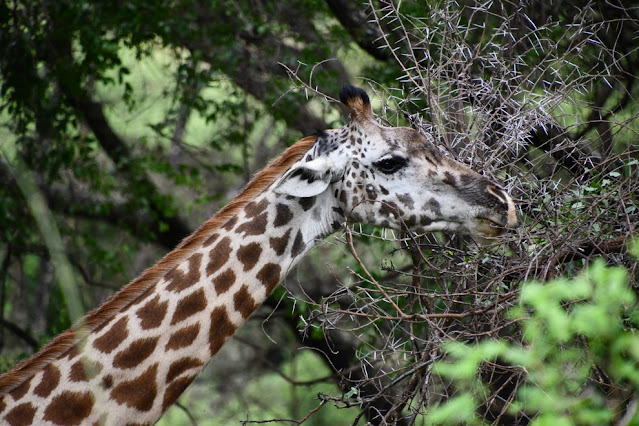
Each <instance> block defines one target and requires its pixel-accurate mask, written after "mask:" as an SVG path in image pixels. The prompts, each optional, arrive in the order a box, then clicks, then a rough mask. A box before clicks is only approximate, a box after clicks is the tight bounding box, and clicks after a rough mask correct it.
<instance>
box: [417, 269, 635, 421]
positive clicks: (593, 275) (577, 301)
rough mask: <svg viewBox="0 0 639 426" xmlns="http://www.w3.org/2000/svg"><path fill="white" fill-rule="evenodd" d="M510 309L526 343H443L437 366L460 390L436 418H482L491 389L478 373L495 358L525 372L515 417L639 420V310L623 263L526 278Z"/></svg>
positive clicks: (432, 414) (435, 410)
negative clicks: (481, 408)
mask: <svg viewBox="0 0 639 426" xmlns="http://www.w3.org/2000/svg"><path fill="white" fill-rule="evenodd" d="M508 315H509V316H510V317H511V318H512V319H514V320H517V321H519V324H520V325H521V329H522V334H523V336H522V339H521V341H520V342H508V341H506V340H503V339H499V340H484V341H482V342H479V343H475V344H469V343H462V342H455V341H450V342H448V343H446V344H445V346H444V351H445V352H446V353H447V354H448V355H450V356H449V357H448V358H447V359H446V360H445V361H441V362H438V363H436V364H435V365H434V371H435V372H437V373H438V374H440V375H442V376H444V377H447V378H449V379H452V381H453V383H454V386H456V388H457V395H455V396H454V397H452V398H450V399H449V400H448V401H446V402H445V403H442V404H441V405H439V406H437V407H433V408H432V409H431V411H430V412H429V414H428V416H427V417H428V419H429V420H430V421H431V422H433V423H446V424H457V423H459V422H468V423H481V420H480V418H479V417H478V415H477V413H478V408H479V405H481V403H482V401H484V400H485V399H486V398H487V397H488V395H489V392H490V390H488V389H486V388H485V387H484V386H483V385H482V384H481V383H480V381H479V379H478V377H479V371H480V369H481V366H482V364H484V363H486V362H493V361H495V360H497V359H499V360H501V361H500V362H505V363H507V364H508V365H510V366H514V367H516V368H518V369H520V370H521V371H522V372H523V373H524V376H525V379H524V380H523V382H522V383H521V384H520V387H519V389H518V392H517V395H516V398H515V399H514V400H513V401H512V402H511V403H510V405H509V406H508V412H509V413H510V414H511V415H515V414H516V413H518V412H523V413H526V415H528V416H530V417H534V420H533V424H535V425H564V424H565V425H569V424H609V423H611V422H612V421H613V420H619V419H620V418H623V420H624V422H623V424H628V422H631V423H632V424H635V423H636V422H639V414H638V413H636V408H637V401H636V396H633V394H634V393H635V392H636V391H637V390H639V335H638V334H637V326H638V325H639V313H638V312H637V297H636V294H635V292H634V291H633V289H631V288H630V287H629V285H628V277H627V271H626V270H625V269H624V268H621V267H609V266H606V265H605V264H604V262H603V261H597V262H595V263H594V264H593V265H591V266H590V267H589V268H588V269H587V270H585V271H584V272H582V273H581V274H580V275H578V276H577V277H575V278H572V279H569V278H559V279H556V280H554V281H551V282H548V283H542V282H530V283H528V284H525V285H524V286H523V288H522V291H521V296H520V303H519V305H518V306H516V307H514V308H512V309H510V310H509V312H508ZM611 383H614V385H612V384H611ZM631 419H632V421H631Z"/></svg>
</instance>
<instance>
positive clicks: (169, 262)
mask: <svg viewBox="0 0 639 426" xmlns="http://www.w3.org/2000/svg"><path fill="white" fill-rule="evenodd" d="M316 140H317V137H316V136H309V137H306V138H304V139H302V140H300V141H299V142H297V143H296V144H295V145H293V146H291V147H290V148H288V149H287V150H286V151H285V152H284V153H283V154H282V155H280V156H279V157H276V158H275V159H274V160H273V161H271V163H270V164H269V165H268V166H267V167H266V168H264V169H263V170H262V171H260V172H258V173H257V174H256V175H255V177H254V178H253V179H252V180H251V181H250V182H249V183H248V184H247V185H246V187H245V188H244V189H243V190H242V192H241V193H240V195H238V196H237V197H236V198H235V199H234V200H233V201H231V202H230V203H229V204H227V205H226V206H224V207H223V208H222V209H221V210H219V211H218V212H217V213H216V214H215V215H214V216H213V217H212V218H211V219H209V220H208V221H206V222H204V224H202V225H201V226H200V227H199V228H198V229H197V230H196V231H195V232H193V233H192V234H191V235H189V236H188V237H186V238H185V239H184V240H182V242H181V243H180V244H179V245H178V246H177V247H176V248H175V249H173V250H172V251H171V252H169V253H168V254H167V255H166V256H164V257H163V258H162V259H161V260H160V261H159V262H158V263H157V264H156V265H155V266H152V267H150V268H149V269H147V270H146V271H144V272H143V273H142V275H140V276H139V277H137V278H136V279H134V280H133V281H131V283H129V284H128V285H127V286H125V287H124V288H122V290H120V291H118V292H117V293H115V294H114V295H112V296H111V297H110V298H109V299H108V300H107V301H106V302H105V303H103V304H102V305H101V306H99V307H98V308H96V309H94V310H93V311H91V312H89V313H88V314H87V315H86V316H85V317H84V318H82V319H81V320H80V321H78V322H77V323H76V324H75V325H74V326H73V327H72V328H71V329H69V330H67V331H65V332H64V333H61V334H59V335H58V336H56V337H55V338H53V339H52V340H51V341H50V342H49V343H48V344H47V345H46V346H44V348H42V349H41V350H40V351H39V352H37V353H36V354H34V355H32V356H31V357H30V358H28V359H26V360H25V361H23V362H21V363H20V364H18V365H17V366H16V367H14V368H13V369H12V370H10V371H8V372H6V373H5V374H3V375H2V376H0V395H2V394H5V393H7V392H9V391H11V390H12V389H15V388H16V387H18V386H20V384H22V383H24V382H25V381H26V380H28V379H30V378H31V377H33V375H34V374H36V373H37V372H38V371H40V370H42V369H43V368H45V367H46V366H47V365H48V364H49V363H50V362H51V361H53V360H55V359H58V358H60V357H61V356H63V355H64V354H66V353H67V352H68V351H70V350H73V348H74V347H75V346H76V345H77V344H78V343H80V342H81V340H83V336H85V335H86V334H88V333H92V332H94V331H95V330H96V329H97V328H98V327H100V326H101V325H103V324H104V323H106V322H108V321H110V320H111V318H113V317H114V316H115V315H116V314H117V313H118V312H121V311H122V310H124V309H126V308H127V307H128V306H129V305H131V304H133V303H134V302H135V301H136V300H137V299H138V298H139V297H141V296H143V295H144V292H145V291H147V290H148V289H149V288H150V287H152V286H153V285H155V283H156V282H157V281H158V280H160V279H161V278H162V277H163V276H164V275H165V274H166V273H167V272H168V271H170V270H171V269H172V268H174V267H175V266H176V265H178V264H179V263H180V262H182V261H183V260H184V259H187V258H188V257H189V256H190V255H191V254H192V253H193V251H194V250H195V249H197V248H198V247H200V246H202V245H204V244H205V242H206V241H207V240H208V239H209V238H210V237H211V236H212V235H213V234H214V233H215V231H216V230H217V229H219V228H220V227H222V225H224V224H225V223H227V222H228V221H229V219H231V218H232V217H234V216H235V215H236V213H237V212H238V211H240V210H241V209H243V208H244V207H245V206H246V205H247V204H248V203H249V202H251V201H252V200H254V199H255V197H257V196H258V195H259V194H261V193H262V192H264V190H266V189H267V188H268V187H269V186H271V185H272V184H273V183H274V182H275V180H276V179H277V178H279V177H280V176H281V175H282V174H283V173H284V172H285V171H286V170H288V169H289V168H290V167H291V165H293V163H295V162H296V161H297V160H299V159H300V158H302V157H303V156H304V154H306V152H307V151H308V150H309V149H310V148H311V147H312V146H313V144H314V143H315V141H316ZM76 334H77V335H76Z"/></svg>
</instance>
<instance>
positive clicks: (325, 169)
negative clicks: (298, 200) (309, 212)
mask: <svg viewBox="0 0 639 426" xmlns="http://www.w3.org/2000/svg"><path fill="white" fill-rule="evenodd" d="M331 166H332V163H331V161H330V160H328V159H327V158H325V157H320V158H317V159H315V160H311V161H307V162H305V163H297V164H295V165H293V167H291V169H290V170H289V171H287V172H286V173H284V175H283V176H282V177H281V178H280V180H279V182H277V183H276V184H275V188H274V190H275V192H277V193H279V194H284V195H292V196H294V197H314V196H316V195H319V194H321V193H322V192H324V190H326V188H328V185H329V184H330V183H331V181H332V178H333V176H332V173H331V170H332V167H331Z"/></svg>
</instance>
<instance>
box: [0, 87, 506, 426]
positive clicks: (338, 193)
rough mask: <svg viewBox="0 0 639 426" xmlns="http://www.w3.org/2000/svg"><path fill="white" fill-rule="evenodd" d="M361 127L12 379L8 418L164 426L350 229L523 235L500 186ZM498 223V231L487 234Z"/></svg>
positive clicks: (395, 133) (256, 186) (331, 139)
mask: <svg viewBox="0 0 639 426" xmlns="http://www.w3.org/2000/svg"><path fill="white" fill-rule="evenodd" d="M341 97H342V101H343V102H344V104H345V105H346V106H347V107H348V108H349V111H350V114H351V120H350V122H349V124H348V125H346V126H345V127H344V128H342V129H338V130H330V131H326V132H322V133H321V134H319V135H318V136H317V137H312V138H306V139H304V140H302V141H300V142H299V143H298V144H297V145H295V146H293V147H292V148H289V150H288V151H287V152H286V153H284V154H283V155H282V156H281V157H279V158H278V159H276V160H274V162H273V163H272V164H271V165H270V166H269V167H268V168H267V169H266V170H265V171H263V172H261V173H260V174H259V175H258V176H257V177H256V178H255V179H254V181H253V182H252V183H250V184H249V185H248V186H247V188H246V189H245V190H244V192H243V193H242V194H241V195H240V196H239V197H238V199H236V200H235V201H234V202H232V203H231V204H229V206H227V207H225V208H224V209H222V210H221V211H220V212H219V213H218V214H217V215H216V216H214V217H213V218H212V219H211V220H209V221H208V222H206V223H205V224H204V225H203V226H202V227H201V228H200V229H198V230H197V231H196V232H195V233H194V234H193V235H192V236H190V237H188V238H187V239H186V240H185V241H184V242H183V243H182V244H180V246H178V247H177V248H176V249H175V250H174V251H173V252H171V253H169V254H168V255H167V256H166V257H165V258H164V259H163V260H162V261H160V262H159V263H158V264H157V265H156V266H154V267H152V268H150V269H149V270H147V271H146V272H145V273H144V274H143V275H142V276H141V277H139V278H138V279H136V280H134V281H133V282H132V283H131V284H129V286H127V287H125V288H124V289H123V290H122V291H120V292H119V293H118V294H116V295H115V296H114V297H113V298H112V299H110V300H109V301H107V302H106V303H105V304H104V305H102V306H101V307H99V308H97V309H96V310H95V311H94V312H92V313H90V314H88V315H87V317H85V320H84V323H83V325H82V324H81V325H80V326H78V327H76V328H75V329H73V330H71V331H68V332H67V333H64V334H63V335H61V336H59V337H57V338H56V339H54V340H53V341H52V343H51V344H49V345H48V346H47V347H45V348H44V349H43V350H42V351H41V352H40V353H38V354H36V355H34V356H33V357H32V358H30V359H29V360H27V361H26V362H24V363H23V364H21V365H19V366H18V367H16V368H15V369H14V370H12V371H11V372H9V373H8V374H6V375H4V376H2V377H0V421H1V422H3V423H5V424H9V425H12V426H18V425H27V424H49V425H78V424H95V425H104V424H114V425H120V424H153V423H154V422H155V421H156V420H157V419H158V418H159V417H160V416H161V415H162V413H163V412H164V411H166V409H167V408H168V407H169V406H170V405H171V404H173V403H174V402H175V400H176V399H177V398H178V396H179V395H180V394H181V393H182V392H183V391H184V390H185V389H186V387H187V386H188V385H189V384H190V383H191V382H192V381H193V379H194V378H195V377H196V376H197V374H198V373H199V372H200V371H201V370H202V368H203V367H204V366H205V365H206V364H207V362H208V361H209V360H210V359H211V357H213V356H214V355H215V354H216V353H217V352H218V351H219V350H220V348H221V347H222V345H223V344H224V342H225V341H226V340H227V339H228V338H229V337H230V336H231V335H233V333H234V332H235V330H237V328H238V327H240V326H241V325H242V324H243V323H244V322H245V321H246V319H247V318H248V317H249V316H250V315H251V313H252V312H253V311H254V310H255V309H256V308H257V306H259V304H260V303H262V302H263V301H264V300H265V298H266V297H267V296H268V295H269V294H270V293H271V291H272V290H273V288H274V287H275V286H276V285H277V284H278V283H279V282H280V280H281V279H282V278H283V277H284V276H285V275H286V274H287V273H288V271H289V270H290V269H291V268H292V267H293V266H294V265H295V264H296V262H297V261H298V260H299V259H301V258H302V257H303V256H304V255H305V254H306V253H307V252H308V251H309V250H310V249H311V248H312V247H313V246H314V245H315V244H316V243H317V242H318V241H319V240H321V239H322V238H324V237H325V236H326V235H328V234H330V233H332V232H334V231H335V230H336V229H338V228H340V227H341V226H342V225H343V223H344V222H347V221H359V222H366V223H372V224H377V225H381V226H390V227H395V228H402V227H408V228H410V229H414V230H418V231H434V230H444V231H446V230H447V231H456V232H464V233H469V234H471V235H476V236H492V235H496V234H498V233H500V232H501V231H502V228H503V227H509V226H514V224H515V223H516V218H515V216H514V206H513V204H512V201H511V200H510V197H508V195H507V194H506V193H505V192H504V191H503V190H501V189H500V188H499V187H497V186H496V185H494V184H492V183H491V182H489V181H488V180H487V179H485V178H483V177H481V176H480V175H478V174H477V173H475V172H472V171H471V170H470V169H468V168H466V167H465V166H463V165H461V164H460V163H457V162H455V161H453V160H451V159H449V158H447V157H444V156H443V155H442V154H441V153H440V152H439V151H438V150H437V149H436V148H435V147H434V146H433V145H432V144H431V143H430V142H429V141H427V140H426V139H425V138H424V136H422V135H420V134H419V133H417V132H416V131H414V130H411V129H391V128H385V127H382V126H380V125H378V124H377V123H376V122H375V120H374V118H373V114H372V111H371V109H370V103H369V101H368V96H367V95H366V94H365V93H364V92H363V91H361V90H359V89H355V88H352V87H350V86H345V88H344V89H343V91H342V93H341ZM486 222H488V225H486Z"/></svg>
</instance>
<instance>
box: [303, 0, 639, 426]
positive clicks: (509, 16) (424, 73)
mask: <svg viewBox="0 0 639 426" xmlns="http://www.w3.org/2000/svg"><path fill="white" fill-rule="evenodd" d="M369 7H370V10H371V11H372V13H371V16H370V19H371V20H373V21H374V22H375V23H376V24H377V26H378V29H379V31H380V32H381V33H382V34H384V37H383V41H384V43H385V45H386V48H387V50H388V52H390V54H391V55H392V56H393V57H394V59H395V61H396V62H397V63H398V64H400V65H401V67H402V70H403V74H402V75H401V77H400V78H399V79H398V84H397V88H396V89H392V90H389V89H385V88H383V87H381V86H380V85H378V84H377V83H376V82H374V81H369V82H368V84H369V88H370V89H372V90H373V91H374V92H376V97H377V98H381V99H382V100H383V109H382V111H381V112H380V116H379V118H380V120H383V121H386V122H389V123H391V124H401V122H402V120H404V118H406V119H408V120H409V122H410V125H412V126H414V127H415V128H417V129H419V130H420V131H422V132H423V133H424V134H425V135H430V137H433V138H434V139H435V140H436V141H437V144H438V145H439V146H440V147H441V148H442V150H443V151H444V153H445V154H446V155H450V156H454V157H455V158H457V159H458V160H460V161H462V162H465V163H467V164H469V165H471V166H472V167H473V168H474V169H475V170H477V171H479V172H480V173H483V174H485V175H488V176H490V177H492V178H495V179H500V180H501V181H502V182H503V183H504V186H505V187H506V188H507V189H508V191H509V192H510V193H511V194H512V195H513V196H514V198H515V199H517V200H518V201H517V205H518V207H519V209H520V219H521V222H522V225H521V226H520V227H519V228H518V229H517V230H516V232H513V233H511V234H509V235H506V236H505V237H503V238H500V239H499V240H496V241H494V242H493V243H490V244H487V245H478V244H476V243H475V242H474V241H472V240H470V239H467V238H463V237H459V236H447V235H427V236H420V237H416V236H413V235H411V234H408V233H405V234H402V235H400V238H397V239H396V240H395V243H394V247H395V249H394V250H398V251H401V252H404V253H406V256H403V258H404V259H408V261H407V262H406V264H405V265H396V264H393V263H397V262H400V261H401V260H399V259H401V258H402V257H400V256H392V254H391V253H388V252H387V255H388V257H389V258H390V257H392V262H391V260H388V259H384V260H382V261H381V265H382V268H381V269H382V273H380V271H379V268H376V266H377V265H379V264H380V261H379V255H378V254H376V253H373V249H372V248H370V247H368V246H366V245H358V246H357V248H356V247H355V246H354V245H353V238H352V236H353V234H356V233H364V234H367V235H368V236H371V237H375V238H380V235H379V234H374V235H372V234H371V233H370V232H368V231H362V230H361V228H359V227H352V228H351V230H350V231H349V232H347V233H346V234H345V235H344V237H343V239H344V242H345V243H346V244H347V246H348V247H349V249H350V251H351V252H352V254H353V256H354V258H355V260H356V264H357V266H356V267H355V268H354V273H355V274H356V277H357V278H356V280H355V283H354V284H353V285H351V286H349V287H345V286H343V287H340V288H339V290H338V291H336V292H335V293H334V294H333V295H332V296H331V297H328V298H326V299H324V300H323V301H322V302H321V303H318V304H317V305H316V306H315V309H314V310H313V312H312V313H311V314H310V316H309V318H307V319H306V322H307V324H309V326H310V325H318V324H319V325H321V326H322V327H324V328H326V329H341V330H347V331H349V332H351V333H352V334H353V335H356V336H357V337H358V355H359V359H360V363H361V365H360V366H359V368H361V370H362V371H364V372H365V374H364V376H365V378H363V379H361V380H359V382H358V383H359V385H360V386H359V388H361V389H364V388H367V389H369V388H370V386H371V385H373V386H374V388H375V389H376V390H377V392H362V393H360V394H358V395H356V396H357V398H358V399H357V403H356V404H357V405H360V406H363V407H366V406H367V404H370V403H372V402H374V401H376V400H379V399H380V398H383V399H386V400H388V401H390V405H391V408H390V409H388V410H387V411H386V412H384V413H379V418H380V419H378V422H379V423H396V424H413V423H414V422H415V421H416V419H418V417H419V416H420V415H421V414H424V413H425V412H427V410H428V407H429V405H431V404H437V403H438V402H440V401H443V400H445V399H447V398H449V397H451V396H452V395H454V393H455V389H454V388H453V387H451V386H450V383H447V382H446V381H445V380H443V379H442V378H440V377H438V376H437V375H435V374H433V372H432V371H431V365H432V364H433V362H434V361H436V360H439V359H441V358H442V356H443V355H442V352H441V351H440V347H441V344H442V342H443V341H445V340H449V339H454V340H458V341H464V342H473V341H478V340H480V339H486V338H499V339H507V340H512V341H517V339H519V328H518V325H517V323H515V322H513V321H511V320H509V319H508V318H507V317H506V316H505V315H504V314H505V312H506V310H507V309H508V308H509V307H511V306H513V304H515V303H516V302H517V296H518V292H519V290H520V287H521V285H522V283H524V282H525V281H527V280H533V279H535V280H548V279H551V278H553V277H557V276H561V275H568V276H571V275H574V274H576V273H578V272H579V271H580V270H582V269H583V268H584V267H585V266H587V265H588V264H589V263H590V262H591V260H592V259H593V258H595V257H603V258H604V259H605V260H606V262H608V263H610V264H615V265H625V266H626V267H628V268H629V269H630V271H631V273H630V276H631V280H632V282H631V285H632V286H633V287H635V288H636V287H637V284H638V282H637V278H638V277H639V274H638V272H639V271H638V269H637V262H636V260H635V259H632V258H631V257H629V255H628V254H627V252H626V246H627V243H628V242H629V239H630V237H631V236H633V235H636V226H637V223H639V199H638V198H639V195H638V194H639V179H638V178H637V176H639V173H638V169H639V150H638V144H637V135H636V133H635V132H636V130H637V126H636V124H637V118H638V114H637V109H636V108H634V109H633V108H632V106H633V104H634V103H635V101H636V100H635V99H634V98H633V93H634V92H635V90H634V80H635V77H634V75H632V73H631V70H632V69H636V68H633V64H634V65H636V64H639V55H638V53H637V51H636V48H635V47H633V45H632V43H629V41H630V40H632V35H631V34H632V31H633V29H635V30H636V29H637V28H638V27H639V21H637V20H635V19H633V18H631V15H630V14H628V13H626V14H623V13H621V12H619V13H621V15H615V14H614V13H612V12H602V11H601V10H599V9H597V8H596V7H595V6H594V5H587V6H586V7H583V5H580V7H579V8H577V7H574V9H571V11H570V12H568V11H564V12H565V13H566V14H568V15H570V17H569V18H561V19H559V18H557V15H554V14H553V10H550V7H549V8H548V9H544V7H543V6H541V5H539V6H524V5H523V3H522V4H521V5H517V4H514V3H499V4H493V3H492V2H488V3H486V4H483V5H477V4H474V5H473V6H470V5H469V6H463V5H461V6H460V5H459V4H457V3H454V2H439V4H437V5H435V6H433V7H432V8H431V13H430V16H423V17H415V16H411V15H410V12H409V11H408V12H406V13H404V12H403V9H402V10H400V8H399V6H398V4H396V3H394V2H386V1H384V2H379V3H378V2H370V4H369ZM403 7H404V8H408V6H403ZM626 12H627V11H626ZM606 13H608V14H606ZM635 34H636V32H635ZM613 35H616V37H617V38H616V39H614V37H613ZM611 37H612V39H611ZM626 38H627V39H626ZM624 40H625V42H626V43H629V44H623V42H624ZM297 84H300V85H303V83H301V82H300V81H299V80H297ZM309 89H310V87H309ZM370 89H369V90H370ZM376 232H378V231H376ZM384 235H386V233H384ZM483 370H484V377H482V378H483V379H484V381H485V383H487V384H488V385H489V388H490V391H491V395H490V396H489V397H488V398H487V399H486V401H485V404H484V406H483V410H484V411H483V413H482V414H483V415H484V418H485V419H486V420H487V421H492V422H506V423H508V422H513V421H522V422H525V421H526V420H527V416H528V414H526V413H520V414H518V415H517V416H515V417H514V418H513V417H509V416H510V415H511V414H507V413H506V407H507V403H508V402H509V401H510V400H512V398H513V397H514V395H515V392H516V390H517V387H518V385H519V383H520V379H521V377H522V375H523V372H522V371H519V370H518V369H517V368H514V367H511V366H507V365H501V364H500V363H499V362H496V363H492V364H490V363H487V364H486V365H485V366H484V368H483ZM343 374H344V375H345V377H347V376H348V374H349V372H348V371H345V372H343ZM356 388H357V386H356ZM353 397H354V395H351V394H348V395H347V396H346V397H344V398H341V399H340V400H341V401H342V403H343V404H344V405H352V404H353V401H354V399H353ZM372 417H374V416H372ZM370 418H371V416H370V415H369V420H370ZM528 420H529V418H528Z"/></svg>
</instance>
